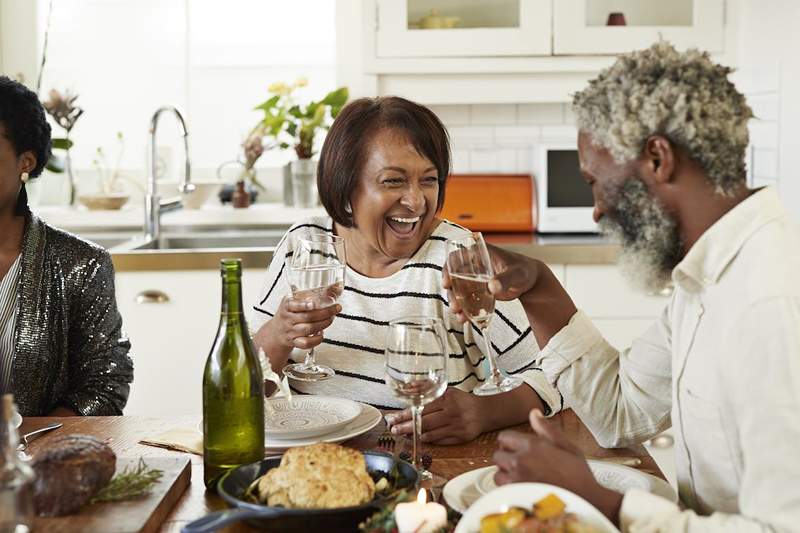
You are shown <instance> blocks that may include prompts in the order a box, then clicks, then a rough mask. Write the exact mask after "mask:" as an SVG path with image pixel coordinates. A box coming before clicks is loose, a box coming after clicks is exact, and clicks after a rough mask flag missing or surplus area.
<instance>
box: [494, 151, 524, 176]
mask: <svg viewBox="0 0 800 533" xmlns="http://www.w3.org/2000/svg"><path fill="white" fill-rule="evenodd" d="M497 171H498V172H500V173H501V174H516V173H517V172H519V171H520V170H519V165H518V161H517V151H516V150H515V149H513V148H501V149H500V150H498V151H497Z"/></svg>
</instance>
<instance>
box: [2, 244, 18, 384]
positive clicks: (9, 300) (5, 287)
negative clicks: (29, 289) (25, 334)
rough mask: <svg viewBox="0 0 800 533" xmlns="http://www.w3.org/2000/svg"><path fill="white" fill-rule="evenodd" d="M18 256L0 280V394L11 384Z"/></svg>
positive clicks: (15, 321)
mask: <svg viewBox="0 0 800 533" xmlns="http://www.w3.org/2000/svg"><path fill="white" fill-rule="evenodd" d="M21 257H22V254H20V255H18V256H17V258H16V260H14V263H13V264H12V265H11V268H10V269H9V270H8V272H6V275H5V276H3V279H2V280H0V393H2V394H5V392H6V391H7V390H8V387H9V385H10V384H11V363H12V362H13V361H14V330H15V329H16V325H17V280H18V279H19V269H20V265H21V264H22V261H21V260H20V258H21Z"/></svg>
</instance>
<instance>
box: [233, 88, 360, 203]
mask: <svg viewBox="0 0 800 533" xmlns="http://www.w3.org/2000/svg"><path fill="white" fill-rule="evenodd" d="M306 85H308V81H307V80H306V79H305V78H300V79H298V80H297V81H295V82H294V83H293V84H291V85H288V84H286V83H283V82H278V83H273V84H272V85H270V86H269V88H268V89H267V90H268V92H269V94H270V95H271V96H270V97H269V98H268V99H267V100H266V101H265V102H263V103H262V104H260V105H258V106H256V108H255V109H258V110H261V111H263V113H264V117H263V118H262V119H261V120H260V121H259V122H258V124H256V126H255V127H254V128H253V130H252V131H251V132H250V135H248V140H246V141H245V144H244V148H245V160H246V164H245V170H246V171H247V164H248V163H249V162H250V161H251V159H253V156H255V159H258V156H260V155H261V153H260V151H259V150H254V149H253V147H254V146H256V145H257V146H259V147H261V146H263V145H262V139H263V137H269V138H272V139H273V141H274V144H273V145H272V147H280V148H283V149H287V148H293V149H294V152H295V154H296V155H297V159H296V160H294V161H292V163H291V170H292V187H293V189H294V194H293V196H294V205H296V206H298V207H313V206H314V205H316V204H317V193H316V161H315V160H314V159H313V157H314V154H315V151H314V141H315V139H316V135H317V133H319V132H320V131H322V130H326V129H327V128H328V127H329V126H330V123H331V121H332V120H333V119H335V118H336V116H337V115H338V114H339V111H340V110H341V109H342V107H343V106H344V104H345V103H346V102H347V98H348V96H349V92H348V90H347V87H340V88H338V89H336V90H333V91H331V92H329V93H328V94H326V95H325V97H323V98H322V99H321V100H319V101H316V102H314V101H311V102H308V103H307V104H305V105H301V104H300V103H298V102H297V100H296V98H295V97H294V91H295V90H296V89H298V88H301V87H305V86H306ZM248 148H249V155H248ZM255 159H253V164H255ZM250 168H252V165H251V167H250Z"/></svg>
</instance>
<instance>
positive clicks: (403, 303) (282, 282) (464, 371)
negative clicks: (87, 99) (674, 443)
mask: <svg viewBox="0 0 800 533" xmlns="http://www.w3.org/2000/svg"><path fill="white" fill-rule="evenodd" d="M332 227H333V221H332V219H331V218H330V217H315V218H312V219H308V220H305V221H302V222H300V223H298V224H295V225H294V226H293V227H292V228H291V229H289V231H288V232H287V234H286V235H285V236H284V238H283V240H281V242H280V243H279V245H278V247H277V249H276V250H275V255H274V256H273V259H272V262H271V263H270V265H269V268H268V269H267V275H266V279H265V280H264V287H263V289H262V291H261V295H260V297H259V298H258V300H257V302H258V303H257V304H256V305H255V306H254V313H253V316H252V318H251V321H250V327H251V329H252V331H253V332H255V331H257V330H258V328H259V327H261V325H262V324H264V323H265V322H266V321H267V320H269V319H270V318H271V317H272V316H273V315H274V314H275V312H276V311H277V308H278V306H279V304H280V302H281V299H282V298H283V297H284V296H286V295H287V294H288V293H289V285H288V283H287V276H286V266H285V262H286V258H287V254H289V256H291V249H290V246H291V239H289V238H288V236H289V235H293V236H303V235H304V234H306V235H308V234H313V233H323V232H331V231H332ZM467 233H468V232H467V230H465V229H464V228H462V227H460V226H457V225H456V224H453V223H451V222H447V221H443V222H442V223H440V224H439V225H438V227H437V228H436V229H435V230H434V232H433V234H432V235H431V236H430V237H429V238H428V240H427V242H425V243H424V244H423V245H422V246H421V247H420V249H419V250H418V251H417V252H416V253H415V254H414V256H413V257H411V258H410V259H409V260H408V262H407V263H406V264H405V266H403V268H402V269H400V270H399V271H398V272H396V273H394V274H392V275H391V276H388V277H385V278H368V277H366V276H363V275H361V274H359V273H358V272H355V271H353V270H352V269H348V270H347V273H346V274H345V290H344V293H343V294H342V296H341V298H340V300H339V303H340V304H341V306H342V311H341V313H339V314H338V315H337V316H336V318H335V319H334V321H333V324H332V325H331V326H330V327H329V328H328V329H326V330H325V332H324V340H323V341H322V344H321V345H320V346H318V347H317V348H316V350H315V351H314V353H315V355H316V358H317V360H318V361H319V362H320V363H322V364H325V365H328V366H330V367H332V368H333V369H334V370H335V371H336V376H334V377H333V378H331V379H329V380H326V381H322V382H317V383H301V382H296V381H292V382H290V384H291V385H292V387H293V389H295V390H296V392H300V393H308V394H322V395H329V396H337V397H345V398H350V399H353V400H356V401H360V402H365V403H369V404H372V405H374V406H376V407H383V408H399V407H403V404H401V403H400V402H398V401H397V400H396V399H395V398H394V397H393V396H392V393H391V392H390V390H389V388H388V386H387V385H386V384H385V383H384V343H385V338H386V327H387V324H388V322H389V321H390V320H394V319H396V318H400V317H403V316H410V315H425V316H437V317H441V318H442V319H443V320H444V321H445V324H446V325H447V328H448V333H449V335H448V338H449V357H448V364H447V374H448V382H449V385H450V386H451V387H458V388H459V389H462V390H466V391H471V390H472V389H473V388H474V387H476V386H477V385H478V384H479V383H481V382H483V381H484V380H485V379H486V376H487V375H488V373H489V370H488V364H487V363H486V360H485V357H484V355H483V353H482V346H483V340H482V339H481V338H480V337H479V335H480V333H479V332H478V330H477V329H476V328H474V327H472V326H470V325H468V324H467V325H462V324H458V323H457V322H456V321H455V320H450V313H449V311H448V301H447V292H446V291H445V290H444V289H442V265H444V263H445V256H446V252H445V248H446V246H445V243H446V242H447V240H448V239H452V238H458V237H462V236H464V235H465V234H467ZM489 329H490V334H491V339H492V343H493V345H494V346H495V351H496V353H497V354H498V364H499V366H500V367H501V368H503V369H505V370H506V371H508V372H509V373H511V374H518V375H520V376H521V377H522V378H523V379H524V380H525V381H526V383H527V384H528V385H530V386H531V387H533V388H534V389H535V390H536V391H537V392H538V393H539V396H541V398H542V400H543V401H544V402H545V403H546V404H547V405H548V406H549V407H550V409H551V412H556V411H558V410H559V409H560V408H561V403H562V399H561V396H560V394H559V393H558V391H556V390H555V389H554V388H553V386H552V385H550V383H548V381H547V380H546V379H545V378H544V375H543V373H542V371H541V370H540V369H539V368H538V367H536V365H535V363H534V360H535V359H536V358H537V356H538V354H539V348H538V346H537V344H536V339H535V337H534V335H533V333H532V332H531V329H530V326H529V324H528V320H527V316H526V314H525V311H524V310H523V308H522V305H521V304H520V303H519V302H518V301H513V302H500V301H498V302H497V304H496V312H495V318H494V320H492V322H491V324H490V326H489ZM303 358H304V352H301V351H299V350H295V351H294V352H293V353H292V355H291V359H292V360H295V361H302V360H303Z"/></svg>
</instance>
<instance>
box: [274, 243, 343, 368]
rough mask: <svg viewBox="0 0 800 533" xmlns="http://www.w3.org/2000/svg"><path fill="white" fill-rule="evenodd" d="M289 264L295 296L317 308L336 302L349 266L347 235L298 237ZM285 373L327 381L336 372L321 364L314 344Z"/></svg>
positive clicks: (293, 295) (288, 366)
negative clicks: (304, 357) (300, 361)
mask: <svg viewBox="0 0 800 533" xmlns="http://www.w3.org/2000/svg"><path fill="white" fill-rule="evenodd" d="M287 266H288V276H289V287H290V288H291V291H292V298H293V299H295V300H298V301H301V302H312V303H313V304H314V309H321V308H324V307H329V306H331V305H334V304H336V301H337V300H338V299H339V296H341V294H342V291H343V290H344V271H345V269H346V267H347V260H346V256H345V247H344V239H343V238H342V237H338V236H336V235H333V234H314V235H311V236H309V237H303V238H295V239H294V247H293V253H292V257H291V259H290V261H289V262H288V263H287ZM283 373H284V374H286V375H287V376H289V377H290V378H291V379H295V380H298V381H323V380H326V379H329V378H331V377H333V375H334V374H335V373H336V372H334V370H333V369H332V368H330V367H328V366H325V365H320V364H318V363H317V362H316V361H315V359H314V349H313V348H311V349H310V350H309V351H308V353H307V354H306V359H305V361H304V362H302V363H292V364H290V365H286V366H285V367H284V368H283Z"/></svg>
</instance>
